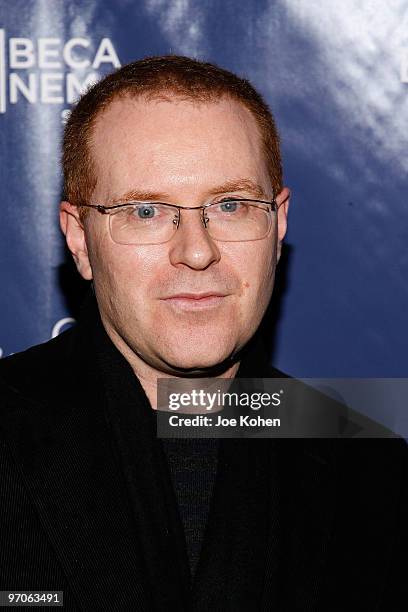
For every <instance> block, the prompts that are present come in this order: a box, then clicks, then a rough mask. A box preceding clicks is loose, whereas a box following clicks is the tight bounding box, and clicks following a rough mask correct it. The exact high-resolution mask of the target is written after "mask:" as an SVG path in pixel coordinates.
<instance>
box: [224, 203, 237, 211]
mask: <svg viewBox="0 0 408 612" xmlns="http://www.w3.org/2000/svg"><path fill="white" fill-rule="evenodd" d="M237 206H238V203H237V202H221V203H220V207H221V210H222V212H235V211H236V209H237Z"/></svg>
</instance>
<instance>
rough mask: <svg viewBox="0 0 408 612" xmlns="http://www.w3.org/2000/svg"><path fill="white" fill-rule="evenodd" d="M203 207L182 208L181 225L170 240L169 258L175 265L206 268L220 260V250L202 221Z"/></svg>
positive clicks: (199, 268) (195, 268) (196, 268)
mask: <svg viewBox="0 0 408 612" xmlns="http://www.w3.org/2000/svg"><path fill="white" fill-rule="evenodd" d="M202 218H203V217H202V209H200V208H197V210H191V209H190V210H182V211H181V213H180V223H179V227H178V229H177V231H176V233H175V235H174V236H173V238H172V240H171V241H170V242H169V245H170V252H169V258H170V262H171V264H172V265H173V266H177V265H180V264H182V265H185V266H188V267H189V268H191V269H193V270H205V269H206V268H208V266H210V265H211V264H213V263H217V262H218V261H219V260H220V257H221V255H220V251H219V249H218V247H217V245H216V243H215V242H214V241H213V240H212V239H211V238H210V236H209V234H208V231H207V230H206V229H205V227H204V224H203V222H202Z"/></svg>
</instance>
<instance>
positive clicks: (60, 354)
mask: <svg viewBox="0 0 408 612" xmlns="http://www.w3.org/2000/svg"><path fill="white" fill-rule="evenodd" d="M76 337H77V329H76V327H73V328H71V329H69V330H67V331H65V332H63V333H62V334H61V335H59V336H57V337H56V338H53V339H52V340H49V341H47V342H44V343H42V344H37V345H35V346H32V347H30V348H28V349H27V350H25V351H21V352H20V353H15V354H14V355H10V356H8V357H4V358H3V359H0V388H1V389H2V393H4V390H5V389H9V390H11V391H14V392H17V393H19V394H22V395H26V396H28V397H31V398H33V399H35V398H36V397H37V396H38V397H41V396H42V392H43V391H44V389H46V388H48V387H49V385H50V382H51V381H52V380H55V379H56V378H59V377H61V374H63V373H64V372H65V373H66V374H68V372H67V367H68V366H70V365H71V359H72V354H73V352H74V346H75V342H76Z"/></svg>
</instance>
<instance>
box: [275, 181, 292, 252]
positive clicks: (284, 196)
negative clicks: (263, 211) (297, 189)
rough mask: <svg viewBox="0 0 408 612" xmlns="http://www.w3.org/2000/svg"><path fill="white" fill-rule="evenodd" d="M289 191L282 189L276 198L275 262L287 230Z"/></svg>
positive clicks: (285, 188)
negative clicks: (276, 241) (276, 242)
mask: <svg viewBox="0 0 408 612" xmlns="http://www.w3.org/2000/svg"><path fill="white" fill-rule="evenodd" d="M289 199H290V190H289V189H288V188H287V187H284V188H283V189H282V191H281V192H280V194H279V195H278V196H277V197H276V204H277V207H278V211H277V213H276V214H277V217H278V245H277V261H279V259H280V256H281V252H282V242H283V239H284V237H285V234H286V230H287V228H288V210H289Z"/></svg>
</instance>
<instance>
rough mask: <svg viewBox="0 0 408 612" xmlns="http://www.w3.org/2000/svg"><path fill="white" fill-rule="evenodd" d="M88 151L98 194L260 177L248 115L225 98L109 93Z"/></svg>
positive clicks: (259, 154) (260, 159) (263, 178)
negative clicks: (113, 97) (198, 99)
mask: <svg viewBox="0 0 408 612" xmlns="http://www.w3.org/2000/svg"><path fill="white" fill-rule="evenodd" d="M91 154H92V157H93V160H94V164H95V170H96V175H97V187H96V191H97V192H98V193H99V195H100V196H103V197H105V198H106V197H117V196H118V195H119V193H120V192H121V191H123V190H126V189H132V188H136V187H143V188H144V189H147V190H152V189H157V188H160V189H163V190H166V191H168V192H169V193H172V190H173V191H175V190H178V191H182V190H183V189H184V188H186V189H190V190H191V189H195V190H197V192H199V191H200V190H201V191H205V189H206V188H211V187H213V186H214V184H217V183H221V182H225V181H226V180H235V179H239V178H249V179H252V180H254V181H257V182H258V183H261V184H262V182H263V183H265V182H267V180H268V179H267V171H266V164H265V159H264V154H263V150H262V145H261V137H260V132H259V128H258V124H257V122H256V120H255V118H254V117H253V115H252V114H251V113H250V111H249V110H248V109H247V108H245V107H244V106H243V105H242V104H241V103H239V102H237V101H236V100H233V99H230V98H226V97H223V98H221V99H220V100H218V101H215V102H208V103H207V102H206V103H203V102H200V103H194V102H192V101H189V100H185V99H179V98H171V99H168V100H163V99H153V100H146V99H143V98H133V97H127V96H126V97H123V98H119V99H116V100H114V101H113V102H112V103H111V104H110V105H109V106H108V107H107V109H105V110H104V111H103V112H102V113H101V114H100V115H99V116H98V117H97V119H96V122H95V126H94V131H93V134H92V140H91ZM265 188H267V185H265Z"/></svg>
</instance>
